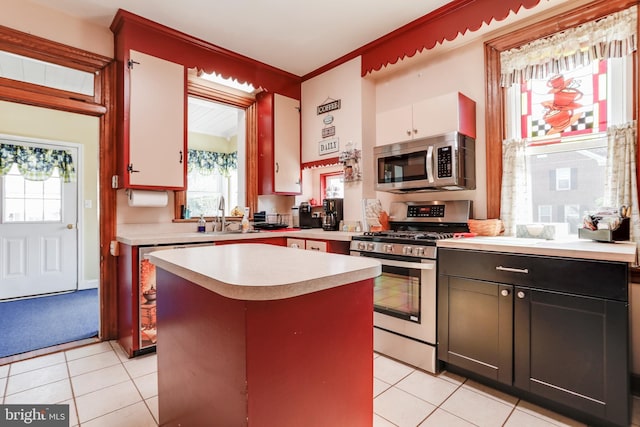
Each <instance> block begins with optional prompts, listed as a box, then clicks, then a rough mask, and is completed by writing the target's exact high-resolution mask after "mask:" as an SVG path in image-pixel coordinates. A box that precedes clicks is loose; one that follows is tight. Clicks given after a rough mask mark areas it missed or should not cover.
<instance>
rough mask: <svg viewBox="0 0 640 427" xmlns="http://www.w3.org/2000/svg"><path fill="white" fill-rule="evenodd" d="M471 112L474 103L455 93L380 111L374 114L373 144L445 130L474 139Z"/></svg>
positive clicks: (473, 114) (474, 108)
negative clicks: (374, 138)
mask: <svg viewBox="0 0 640 427" xmlns="http://www.w3.org/2000/svg"><path fill="white" fill-rule="evenodd" d="M475 115H476V106H475V102H474V101H472V100H471V99H469V98H468V97H466V96H465V95H463V94H461V93H458V92H453V93H448V94H445V95H441V96H438V97H435V98H429V99H426V100H424V101H420V102H416V103H415V104H412V105H407V106H403V107H400V108H396V109H393V110H388V111H384V112H381V113H378V114H377V116H376V145H385V144H391V143H395V142H400V141H406V140H409V139H417V138H425V137H429V136H435V135H440V134H443V133H448V132H461V133H463V134H465V135H467V136H470V137H472V138H475V137H476V117H475Z"/></svg>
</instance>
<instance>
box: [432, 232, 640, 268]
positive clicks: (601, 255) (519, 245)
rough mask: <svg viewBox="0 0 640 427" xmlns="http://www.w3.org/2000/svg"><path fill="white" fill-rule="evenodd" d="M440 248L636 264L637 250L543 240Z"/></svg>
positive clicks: (482, 240)
mask: <svg viewBox="0 0 640 427" xmlns="http://www.w3.org/2000/svg"><path fill="white" fill-rule="evenodd" d="M437 246H438V247H441V248H458V249H475V250H481V251H493V252H504V253H516V254H527V255H547V256H559V257H568V258H583V259H591V260H601V261H621V262H627V263H630V264H635V263H636V249H637V246H636V244H635V243H633V242H613V243H604V242H595V241H592V240H584V239H567V240H543V239H525V238H519V237H518V238H516V237H502V236H497V237H483V236H478V237H470V238H462V239H446V240H438V242H437Z"/></svg>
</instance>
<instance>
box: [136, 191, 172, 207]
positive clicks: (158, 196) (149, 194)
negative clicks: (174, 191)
mask: <svg viewBox="0 0 640 427" xmlns="http://www.w3.org/2000/svg"><path fill="white" fill-rule="evenodd" d="M128 199H129V206H131V207H144V208H157V207H163V206H167V203H169V193H167V192H166V191H150V190H129V197H128Z"/></svg>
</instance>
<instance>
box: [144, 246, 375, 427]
mask: <svg viewBox="0 0 640 427" xmlns="http://www.w3.org/2000/svg"><path fill="white" fill-rule="evenodd" d="M149 257H150V259H151V261H152V262H153V263H154V264H156V266H157V267H158V272H157V285H158V292H159V293H162V295H163V298H162V299H160V300H159V301H158V324H159V328H158V330H159V335H160V339H159V340H158V398H159V416H160V424H161V425H163V426H164V425H166V426H177V425H183V426H186V425H221V426H223V425H224V426H227V425H229V426H250V427H260V426H264V427H267V426H278V427H286V426H301V425H304V426H329V425H335V426H338V425H349V426H371V424H372V416H373V415H372V414H373V402H372V399H371V396H372V395H373V357H372V353H373V332H372V330H373V313H372V311H371V306H372V304H373V295H372V292H373V283H372V282H373V278H374V277H376V276H377V275H379V274H380V271H381V267H380V264H379V262H378V261H375V260H371V259H367V258H359V257H349V256H344V255H337V254H328V253H318V252H311V251H300V250H296V249H291V248H285V247H278V246H273V245H262V244H251V243H246V244H237V245H221V246H208V247H200V248H185V249H175V250H166V251H158V252H155V253H152V254H150V256H149Z"/></svg>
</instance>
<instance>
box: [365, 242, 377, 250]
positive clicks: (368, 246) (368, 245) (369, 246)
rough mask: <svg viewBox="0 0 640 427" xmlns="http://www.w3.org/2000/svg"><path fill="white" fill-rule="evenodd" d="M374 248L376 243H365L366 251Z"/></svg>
mask: <svg viewBox="0 0 640 427" xmlns="http://www.w3.org/2000/svg"><path fill="white" fill-rule="evenodd" d="M375 248H376V245H374V244H373V243H367V250H368V251H372V250H374V249H375Z"/></svg>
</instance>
